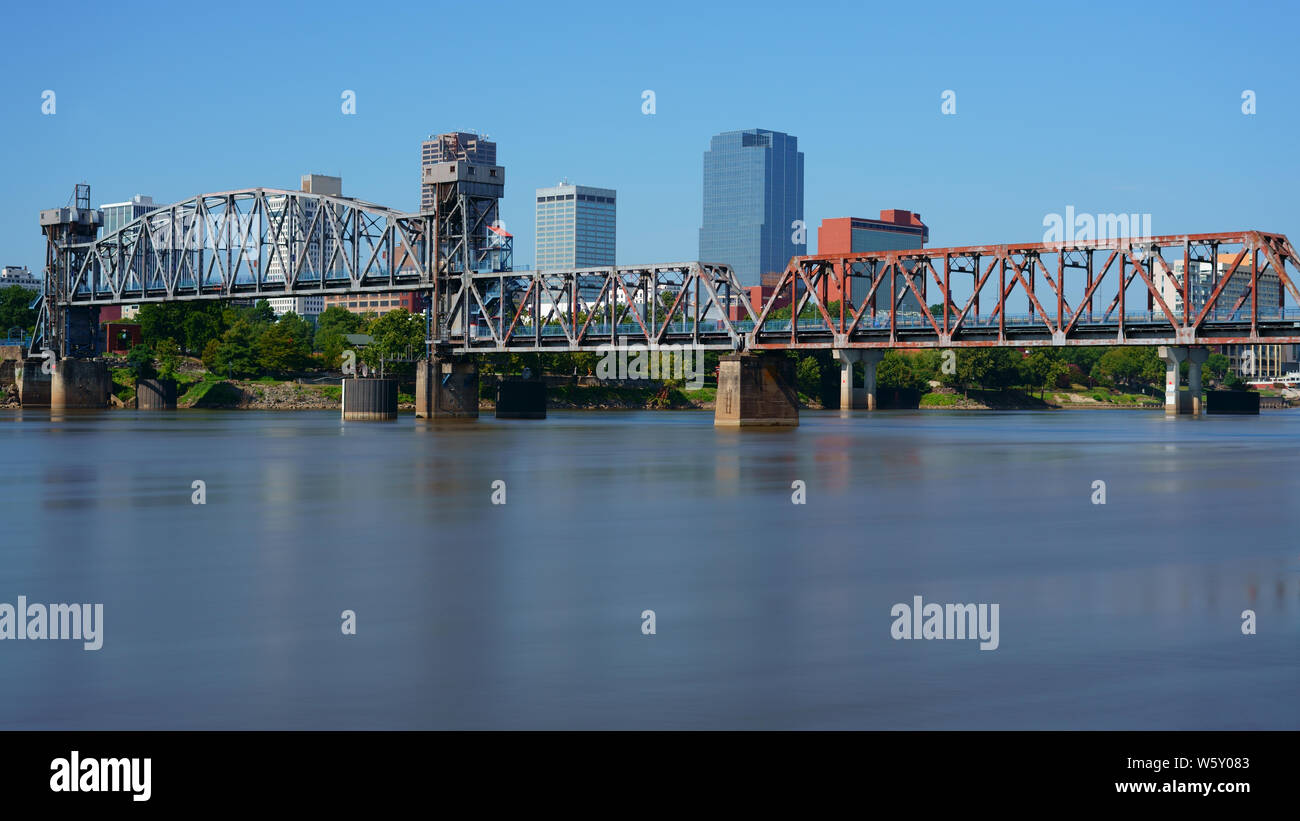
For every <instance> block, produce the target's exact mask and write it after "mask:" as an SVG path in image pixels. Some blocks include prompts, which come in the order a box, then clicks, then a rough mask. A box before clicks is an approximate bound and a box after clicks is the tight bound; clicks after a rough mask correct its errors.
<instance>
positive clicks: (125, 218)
mask: <svg viewBox="0 0 1300 821" xmlns="http://www.w3.org/2000/svg"><path fill="white" fill-rule="evenodd" d="M161 207H162V206H161V204H160V203H156V202H154V201H153V197H147V196H145V195H143V194H136V195H135V196H134V197H132V198H131V199H129V200H127V201H126V202H110V203H108V204H107V205H101V206H99V210H101V211H103V212H104V225H103V228H102V230H101V231H100V234H99V235H100V236H101V237H106V236H108V235H109V234H111V233H113V232H114V231H117V230H119V229H121V228H122V227H124V226H126V225H127V224H128V223H131V222H133V221H135V220H136V219H138V218H140V217H143V216H144V215H145V214H147V213H149V212H150V211H152V210H154V209H155V208H161Z"/></svg>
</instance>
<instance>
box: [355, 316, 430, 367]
mask: <svg viewBox="0 0 1300 821" xmlns="http://www.w3.org/2000/svg"><path fill="white" fill-rule="evenodd" d="M367 333H368V334H370V336H371V338H372V340H373V341H372V342H371V343H370V344H369V345H367V346H366V347H365V348H364V349H362V351H361V360H362V361H363V362H365V363H366V364H367V365H369V366H370V367H371V368H377V369H378V370H379V371H380V373H381V374H382V373H384V371H385V369H386V365H387V363H388V362H391V361H393V360H411V361H415V360H416V359H420V358H422V357H423V356H424V339H425V337H424V334H425V328H424V317H423V316H422V315H420V314H413V313H411V312H409V311H407V310H406V309H405V308H397V309H395V310H392V311H389V312H388V313H386V314H384V315H383V316H380V317H376V318H375V319H373V320H371V322H370V326H369V328H367Z"/></svg>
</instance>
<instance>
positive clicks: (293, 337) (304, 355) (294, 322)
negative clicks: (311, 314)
mask: <svg viewBox="0 0 1300 821" xmlns="http://www.w3.org/2000/svg"><path fill="white" fill-rule="evenodd" d="M256 350H257V364H258V365H260V366H261V367H262V368H263V369H264V370H267V371H271V372H272V373H278V374H285V373H291V372H293V371H297V370H301V369H302V368H303V367H304V366H305V365H306V364H307V361H308V359H309V358H310V356H311V323H309V322H307V321H306V320H304V319H302V318H301V317H299V316H298V315H297V314H295V313H293V312H292V311H290V312H289V313H287V314H285V315H284V316H283V317H281V318H280V321H279V322H274V323H272V324H270V325H268V326H267V327H266V328H265V329H264V330H263V331H262V333H261V334H260V335H258V337H257V342H256Z"/></svg>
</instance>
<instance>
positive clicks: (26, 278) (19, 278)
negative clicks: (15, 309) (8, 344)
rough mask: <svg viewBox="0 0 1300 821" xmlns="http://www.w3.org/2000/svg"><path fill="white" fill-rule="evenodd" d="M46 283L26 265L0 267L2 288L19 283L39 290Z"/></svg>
mask: <svg viewBox="0 0 1300 821" xmlns="http://www.w3.org/2000/svg"><path fill="white" fill-rule="evenodd" d="M44 284H45V283H44V280H42V279H41V278H40V277H38V276H35V275H33V274H32V272H31V271H29V270H27V266H26V265H6V266H5V267H4V268H3V269H0V288H9V287H11V286H14V285H17V286H18V287H20V288H26V289H27V290H29V291H39V290H41V288H43V287H44ZM0 330H3V329H0Z"/></svg>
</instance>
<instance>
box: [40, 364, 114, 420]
mask: <svg viewBox="0 0 1300 821" xmlns="http://www.w3.org/2000/svg"><path fill="white" fill-rule="evenodd" d="M112 392H113V377H112V376H111V375H110V374H109V372H108V363H107V362H97V361H95V360H93V359H62V360H60V361H59V363H58V364H57V365H55V366H54V373H52V374H50V409H51V410H74V409H100V408H107V407H108V397H109V394H111V393H112Z"/></svg>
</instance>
